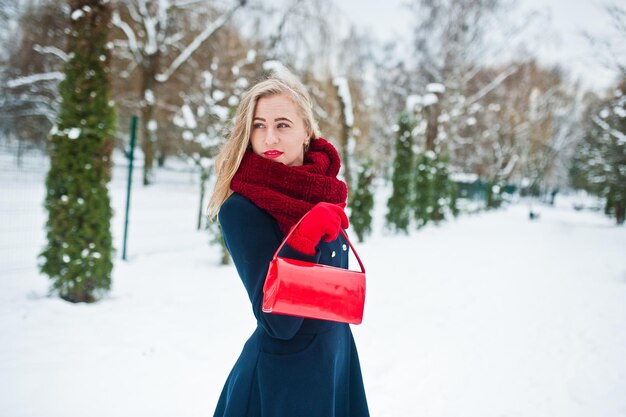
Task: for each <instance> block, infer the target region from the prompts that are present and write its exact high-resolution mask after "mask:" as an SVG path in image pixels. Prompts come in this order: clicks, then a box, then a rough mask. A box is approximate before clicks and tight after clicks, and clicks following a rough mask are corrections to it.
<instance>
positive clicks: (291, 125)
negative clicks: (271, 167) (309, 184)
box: [250, 94, 309, 166]
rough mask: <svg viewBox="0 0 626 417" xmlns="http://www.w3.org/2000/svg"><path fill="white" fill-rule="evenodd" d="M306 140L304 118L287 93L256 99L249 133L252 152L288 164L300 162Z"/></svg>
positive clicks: (302, 159) (302, 157) (307, 137)
mask: <svg viewBox="0 0 626 417" xmlns="http://www.w3.org/2000/svg"><path fill="white" fill-rule="evenodd" d="M308 140H309V135H308V134H307V132H306V130H305V128H304V120H302V118H301V117H300V115H299V114H298V110H297V107H296V105H295V104H294V102H293V101H291V99H289V97H287V96H286V95H284V94H276V95H273V96H268V97H261V98H260V99H259V100H258V101H257V104H256V107H255V109H254V117H253V119H252V129H251V133H250V144H251V145H252V151H253V152H254V153H255V154H257V155H259V156H262V157H263V158H267V159H272V160H274V161H276V162H280V163H282V164H285V165H288V166H296V165H302V164H303V162H304V144H305V142H306V143H308Z"/></svg>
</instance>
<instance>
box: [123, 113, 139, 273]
mask: <svg viewBox="0 0 626 417" xmlns="http://www.w3.org/2000/svg"><path fill="white" fill-rule="evenodd" d="M136 131H137V116H132V117H131V118H130V152H129V156H128V159H129V163H128V186H127V187H126V212H125V214H124V246H123V249H122V260H124V261H125V260H126V241H127V239H128V211H129V209H130V189H131V187H130V186H131V184H132V182H133V162H134V160H135V133H136Z"/></svg>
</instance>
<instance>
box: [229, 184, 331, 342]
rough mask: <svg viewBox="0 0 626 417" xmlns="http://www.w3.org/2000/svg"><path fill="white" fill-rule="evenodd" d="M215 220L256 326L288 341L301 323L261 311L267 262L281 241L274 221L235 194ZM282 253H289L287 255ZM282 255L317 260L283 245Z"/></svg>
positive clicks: (288, 317) (299, 319) (298, 318)
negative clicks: (220, 228) (246, 297)
mask: <svg viewBox="0 0 626 417" xmlns="http://www.w3.org/2000/svg"><path fill="white" fill-rule="evenodd" d="M218 218H219V222H220V225H221V226H222V235H223V236H224V242H225V243H226V247H227V249H228V252H230V255H231V257H232V259H233V262H234V263H235V267H236V268H237V272H238V273H239V277H240V278H241V280H242V282H243V284H244V286H245V288H246V291H247V293H248V298H249V299H250V302H251V303H252V311H253V313H254V316H255V317H256V319H257V322H258V323H259V324H260V325H261V326H262V327H263V328H264V329H265V331H266V332H267V333H268V334H269V335H270V336H272V337H275V338H278V339H291V338H292V337H293V336H294V335H295V334H296V333H297V332H298V330H299V329H300V326H301V325H302V321H303V319H302V318H300V317H292V316H285V315H279V314H269V313H264V312H263V311H262V309H261V307H262V303H263V284H264V283H265V276H266V275H267V270H268V267H269V262H270V260H271V259H272V256H273V255H274V252H275V251H276V248H278V245H280V243H281V239H282V234H280V232H279V231H278V228H277V227H276V225H275V224H274V220H273V219H272V218H271V217H269V215H268V214H267V213H265V212H263V211H262V210H260V209H259V208H258V207H256V206H255V205H254V204H253V203H252V202H250V201H249V200H247V199H246V198H244V197H242V196H239V195H237V194H235V195H233V196H231V197H230V198H228V199H227V200H226V201H225V202H224V204H223V205H222V207H221V209H220V212H219V215H218ZM285 252H289V255H287V254H285ZM283 254H284V255H285V256H288V257H295V258H299V259H302V260H307V261H313V262H314V261H315V260H316V258H318V257H319V255H316V256H311V257H307V256H306V255H303V254H300V253H299V252H296V251H295V250H293V249H291V248H288V247H287V246H286V245H285V248H284V249H283V250H282V251H281V255H283Z"/></svg>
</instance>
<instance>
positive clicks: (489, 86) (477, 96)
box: [466, 66, 517, 104]
mask: <svg viewBox="0 0 626 417" xmlns="http://www.w3.org/2000/svg"><path fill="white" fill-rule="evenodd" d="M515 71H517V67H516V66H513V67H511V68H509V69H507V70H506V71H504V72H502V73H500V74H499V75H498V76H497V77H496V78H494V79H493V80H492V81H491V82H490V83H489V84H487V85H486V86H484V87H483V88H481V89H480V90H479V91H478V92H476V93H475V94H473V95H471V96H470V97H469V98H468V99H467V101H466V103H467V104H472V103H475V102H477V101H478V100H480V99H481V98H483V97H484V96H486V95H487V94H488V93H489V92H490V91H492V90H493V89H494V88H496V87H497V86H499V85H500V84H502V82H503V81H504V80H506V79H507V78H508V77H510V76H511V75H513V74H514V73H515Z"/></svg>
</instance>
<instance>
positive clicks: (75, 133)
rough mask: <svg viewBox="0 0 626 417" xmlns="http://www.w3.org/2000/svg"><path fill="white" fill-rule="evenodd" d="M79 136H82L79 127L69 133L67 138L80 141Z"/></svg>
mask: <svg viewBox="0 0 626 417" xmlns="http://www.w3.org/2000/svg"><path fill="white" fill-rule="evenodd" d="M79 136H80V128H79V127H73V128H71V129H69V130H68V131H67V137H68V138H70V139H78V137H79Z"/></svg>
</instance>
